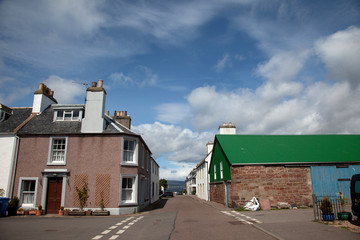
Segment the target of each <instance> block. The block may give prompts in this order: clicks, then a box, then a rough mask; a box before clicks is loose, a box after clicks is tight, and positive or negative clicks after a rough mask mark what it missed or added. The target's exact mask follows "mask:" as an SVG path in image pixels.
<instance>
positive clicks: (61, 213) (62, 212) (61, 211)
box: [59, 206, 65, 216]
mask: <svg viewBox="0 0 360 240" xmlns="http://www.w3.org/2000/svg"><path fill="white" fill-rule="evenodd" d="M64 212H65V211H64V206H61V207H60V209H59V216H63V215H64Z"/></svg>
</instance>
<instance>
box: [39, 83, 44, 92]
mask: <svg viewBox="0 0 360 240" xmlns="http://www.w3.org/2000/svg"><path fill="white" fill-rule="evenodd" d="M44 87H45V84H43V83H40V85H39V90H41V91H43V90H44Z"/></svg>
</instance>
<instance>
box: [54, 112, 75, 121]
mask: <svg viewBox="0 0 360 240" xmlns="http://www.w3.org/2000/svg"><path fill="white" fill-rule="evenodd" d="M79 116H80V111H79V110H57V111H56V121H78V120H79Z"/></svg>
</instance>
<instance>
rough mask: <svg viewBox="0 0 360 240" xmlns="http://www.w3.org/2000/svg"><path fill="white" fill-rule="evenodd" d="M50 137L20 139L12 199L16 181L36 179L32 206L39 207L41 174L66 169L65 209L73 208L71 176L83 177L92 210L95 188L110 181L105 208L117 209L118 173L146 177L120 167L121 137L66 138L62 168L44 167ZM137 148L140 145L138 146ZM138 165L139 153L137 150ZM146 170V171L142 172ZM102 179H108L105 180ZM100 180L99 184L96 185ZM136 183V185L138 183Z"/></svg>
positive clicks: (131, 168)
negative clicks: (86, 180)
mask: <svg viewBox="0 0 360 240" xmlns="http://www.w3.org/2000/svg"><path fill="white" fill-rule="evenodd" d="M49 145H50V136H48V137H45V136H40V137H37V136H34V137H25V138H21V141H20V148H19V158H18V165H17V173H16V179H15V187H14V196H17V195H18V186H19V178H20V177H38V178H39V182H38V188H37V199H36V206H38V205H40V204H41V197H42V191H43V186H42V184H43V183H42V181H43V177H42V173H41V172H42V171H44V169H56V168H60V169H67V170H68V171H69V172H70V176H68V180H67V185H66V199H65V208H67V207H74V204H75V205H76V203H75V202H74V191H75V176H80V175H84V174H85V175H87V177H88V178H87V179H88V186H89V189H90V192H89V195H90V197H89V199H88V202H87V207H89V208H95V207H99V206H97V205H98V203H99V194H97V193H96V185H97V184H98V185H99V183H101V182H104V181H106V182H107V181H108V179H110V184H106V186H109V188H110V189H109V190H110V191H108V192H109V196H108V195H106V198H109V202H108V204H106V205H105V206H106V207H108V208H114V207H118V203H119V195H120V193H119V191H120V173H122V174H138V172H139V171H140V172H141V173H142V174H144V175H145V176H146V177H150V175H149V172H150V171H149V172H147V171H146V170H142V169H141V167H135V168H134V167H126V166H121V164H120V161H121V149H122V146H121V145H122V137H121V136H119V135H106V136H104V135H101V136H100V135H98V136H96V135H86V136H84V135H82V136H69V137H68V145H67V158H66V165H65V166H48V165H47V161H48V154H49ZM139 145H140V146H141V144H139ZM138 156H139V161H140V159H141V151H140V147H139V153H138ZM145 169H146V168H145ZM104 175H110V177H109V178H108V177H107V176H104ZM100 180H102V181H100ZM139 182H140V181H139Z"/></svg>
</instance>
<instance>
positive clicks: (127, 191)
mask: <svg viewBox="0 0 360 240" xmlns="http://www.w3.org/2000/svg"><path fill="white" fill-rule="evenodd" d="M133 185H134V178H123V179H122V186H121V200H122V201H124V202H129V201H130V202H131V201H132V200H133V198H134V197H133V192H134V190H133Z"/></svg>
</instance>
